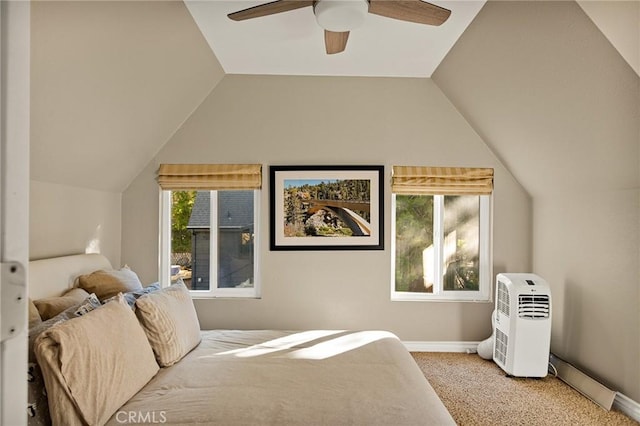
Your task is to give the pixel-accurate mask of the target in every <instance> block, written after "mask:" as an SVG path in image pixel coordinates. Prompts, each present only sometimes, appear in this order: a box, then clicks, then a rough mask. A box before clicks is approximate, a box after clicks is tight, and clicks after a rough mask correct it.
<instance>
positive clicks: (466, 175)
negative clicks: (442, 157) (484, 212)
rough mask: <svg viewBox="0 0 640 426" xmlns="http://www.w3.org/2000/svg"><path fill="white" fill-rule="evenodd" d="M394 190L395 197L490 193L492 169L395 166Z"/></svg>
mask: <svg viewBox="0 0 640 426" xmlns="http://www.w3.org/2000/svg"><path fill="white" fill-rule="evenodd" d="M391 191H392V192H393V193H395V194H434V195H485V194H491V192H492V191H493V169H486V168H470V167H420V166H393V171H392V176H391Z"/></svg>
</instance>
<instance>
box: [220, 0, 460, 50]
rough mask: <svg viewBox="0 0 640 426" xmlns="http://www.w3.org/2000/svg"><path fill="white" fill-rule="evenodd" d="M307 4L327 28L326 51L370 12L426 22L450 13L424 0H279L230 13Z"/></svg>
mask: <svg viewBox="0 0 640 426" xmlns="http://www.w3.org/2000/svg"><path fill="white" fill-rule="evenodd" d="M307 6H313V13H314V15H315V17H316V21H317V22H318V25H320V27H321V28H324V42H325V48H326V52H327V54H334V53H339V52H342V51H343V50H344V49H345V48H346V46H347V40H348V39H349V31H351V30H353V29H355V28H357V27H359V26H360V25H362V23H363V22H364V19H365V16H366V15H367V13H372V14H374V15H379V16H384V17H386V18H392V19H397V20H400V21H406V22H415V23H418V24H425V25H441V24H443V23H444V22H445V21H446V20H447V19H449V15H450V14H451V11H450V10H449V9H445V8H443V7H440V6H436V5H435V4H431V3H427V2H425V1H422V0H316V1H314V0H276V1H272V2H270V3H264V4H261V5H258V6H253V7H250V8H248V9H243V10H239V11H237V12H234V13H230V14H229V15H227V16H228V17H229V19H232V20H234V21H244V20H246V19H252V18H259V17H261V16H268V15H274V14H276V13H282V12H288V11H290V10H295V9H300V8H303V7H307Z"/></svg>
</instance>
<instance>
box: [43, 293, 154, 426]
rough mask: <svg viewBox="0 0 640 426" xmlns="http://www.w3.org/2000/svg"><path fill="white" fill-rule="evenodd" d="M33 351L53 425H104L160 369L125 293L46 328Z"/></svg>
mask: <svg viewBox="0 0 640 426" xmlns="http://www.w3.org/2000/svg"><path fill="white" fill-rule="evenodd" d="M35 353H36V357H37V359H38V362H39V363H40V366H41V368H42V372H43V375H44V379H45V383H46V385H47V391H48V392H49V402H50V404H49V406H50V408H51V418H52V420H53V423H54V424H88V425H102V424H105V423H106V422H107V420H109V418H110V417H111V416H112V415H113V414H114V413H115V412H116V411H117V410H118V408H120V407H121V406H122V405H123V404H124V403H125V402H127V401H128V400H129V399H130V398H131V397H132V396H133V395H135V394H136V393H137V392H138V391H139V390H140V389H142V387H143V386H144V385H145V384H147V382H148V381H149V380H151V378H152V377H153V376H155V374H156V373H157V372H158V370H159V367H158V364H157V363H156V361H155V359H154V356H153V351H152V350H151V347H150V346H149V342H148V340H147V338H146V336H145V333H144V331H143V330H142V328H141V327H140V324H139V323H138V321H137V319H136V316H135V315H134V313H133V311H132V310H131V308H130V307H129V305H127V303H126V302H125V301H124V298H123V297H122V296H120V297H118V299H117V300H115V301H112V302H110V303H107V304H105V305H103V306H102V307H100V308H99V309H95V310H93V311H91V312H89V313H87V314H86V315H84V316H82V317H80V318H74V319H72V320H69V321H66V322H64V323H61V324H58V325H57V326H55V327H52V328H50V329H49V330H47V331H45V332H44V333H42V334H41V335H40V336H38V338H37V339H36V342H35ZM78 360H86V361H89V360H90V361H91V362H79V361H78Z"/></svg>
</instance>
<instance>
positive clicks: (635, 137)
mask: <svg viewBox="0 0 640 426" xmlns="http://www.w3.org/2000/svg"><path fill="white" fill-rule="evenodd" d="M637 23H638V22H637V21H636V25H637ZM433 80H434V81H435V82H436V84H437V85H438V87H440V88H441V89H442V91H443V92H444V93H445V94H446V95H447V97H449V99H451V101H452V102H453V104H454V105H455V106H456V108H457V109H458V110H459V111H460V112H461V113H462V115H463V116H464V117H465V118H466V119H467V120H468V121H469V123H471V124H472V126H473V128H474V129H475V130H476V131H477V132H478V133H479V134H480V135H481V136H482V137H483V139H484V140H485V141H486V142H487V144H488V145H489V146H491V147H493V148H494V149H495V151H496V152H498V153H499V155H500V156H501V157H502V158H504V160H505V163H506V165H507V167H508V168H509V170H510V171H511V172H512V173H513V174H514V175H515V176H516V178H517V179H518V181H519V182H521V183H522V185H523V186H524V187H525V188H526V189H527V191H528V192H529V193H530V194H531V195H532V200H533V211H534V213H533V234H532V235H533V240H532V241H533V259H532V263H533V272H535V273H537V274H539V275H541V276H543V277H544V278H545V279H546V280H547V281H548V282H549V284H550V286H551V289H552V295H553V302H552V303H553V326H552V338H551V351H552V352H554V353H556V354H557V355H559V356H561V357H563V358H565V359H566V360H567V361H569V362H571V363H573V364H575V365H576V366H577V367H579V368H581V369H583V370H585V371H587V372H589V373H590V374H592V375H593V376H594V377H596V378H598V379H599V380H601V381H602V382H604V383H606V384H608V385H609V386H611V387H612V388H613V389H615V390H617V391H620V392H622V393H624V394H625V395H627V396H629V397H631V398H633V399H634V400H635V401H640V362H639V360H640V243H639V239H640V229H639V228H640V226H639V222H640V219H639V218H640V209H639V206H638V188H640V78H638V75H637V74H636V73H635V72H634V71H633V70H632V69H631V67H629V65H628V63H627V62H626V61H625V60H624V59H623V58H622V56H620V54H619V53H618V52H617V51H616V50H615V49H614V48H613V47H612V45H611V43H610V42H609V40H607V39H606V37H605V36H604V35H603V34H602V33H601V32H600V30H599V29H598V28H597V27H596V26H595V25H594V23H593V22H592V21H591V19H589V17H588V16H587V15H586V14H585V13H584V11H583V10H582V9H581V8H580V6H578V4H576V3H575V2H568V1H560V2H499V1H495V2H487V3H486V5H485V6H484V8H483V9H482V10H481V11H480V13H479V14H478V16H477V17H476V19H475V20H474V21H473V23H472V24H471V25H470V26H469V28H468V29H467V31H466V32H465V33H464V34H463V36H462V37H461V38H460V39H459V40H458V43H457V44H456V46H455V47H454V49H453V50H452V51H451V52H450V53H449V55H448V56H447V57H446V59H445V60H444V61H443V62H442V64H441V65H440V67H439V68H438V70H437V71H436V73H434V76H433Z"/></svg>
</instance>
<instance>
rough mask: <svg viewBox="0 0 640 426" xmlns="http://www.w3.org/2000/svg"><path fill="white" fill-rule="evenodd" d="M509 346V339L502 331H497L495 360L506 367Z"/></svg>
mask: <svg viewBox="0 0 640 426" xmlns="http://www.w3.org/2000/svg"><path fill="white" fill-rule="evenodd" d="M508 345H509V337H508V336H507V335H506V334H505V333H503V332H502V331H500V330H498V329H496V343H495V349H494V353H493V358H494V359H495V360H496V361H498V362H499V363H501V364H502V365H506V363H507V348H508Z"/></svg>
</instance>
